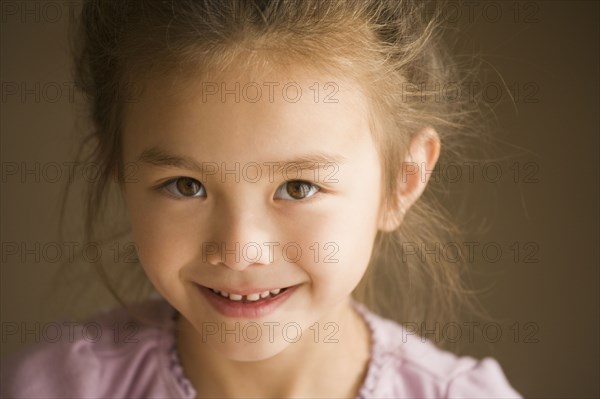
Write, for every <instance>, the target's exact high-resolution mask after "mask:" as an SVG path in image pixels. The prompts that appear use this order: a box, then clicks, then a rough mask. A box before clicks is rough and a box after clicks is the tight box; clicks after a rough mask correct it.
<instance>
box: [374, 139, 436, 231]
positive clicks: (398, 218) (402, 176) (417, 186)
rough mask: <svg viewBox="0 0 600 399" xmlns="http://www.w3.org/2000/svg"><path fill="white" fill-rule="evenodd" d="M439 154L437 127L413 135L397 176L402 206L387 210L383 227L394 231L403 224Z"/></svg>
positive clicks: (398, 196) (421, 192) (399, 199)
mask: <svg viewBox="0 0 600 399" xmlns="http://www.w3.org/2000/svg"><path fill="white" fill-rule="evenodd" d="M439 155H440V138H439V136H438V134H437V132H436V131H435V129H433V128H431V127H427V128H424V129H423V130H421V131H420V132H419V133H417V134H416V135H415V136H414V137H413V138H412V140H411V142H410V145H409V149H408V151H407V153H406V155H405V157H404V162H402V165H401V167H400V171H399V172H398V176H397V191H396V195H397V199H398V205H397V207H396V208H395V209H386V210H384V213H383V214H382V217H381V220H380V221H379V229H380V230H382V231H384V232H390V231H394V230H396V229H397V228H398V227H399V226H400V224H401V223H402V220H403V219H404V215H405V214H406V212H407V211H408V209H409V208H410V207H411V206H412V205H413V204H414V203H415V202H416V201H417V199H418V198H419V197H420V196H421V194H423V191H425V187H426V186H427V182H429V177H430V176H431V172H432V171H433V168H434V167H435V164H436V162H437V160H438V157H439Z"/></svg>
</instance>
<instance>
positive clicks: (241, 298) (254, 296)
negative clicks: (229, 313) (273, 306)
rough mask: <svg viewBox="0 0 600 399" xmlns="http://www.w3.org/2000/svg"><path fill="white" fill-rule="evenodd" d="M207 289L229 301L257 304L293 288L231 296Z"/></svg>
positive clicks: (227, 293) (223, 292)
mask: <svg viewBox="0 0 600 399" xmlns="http://www.w3.org/2000/svg"><path fill="white" fill-rule="evenodd" d="M205 288H208V290H209V291H210V292H212V293H213V294H215V295H218V296H220V297H223V298H226V299H229V300H230V301H231V302H237V303H257V302H262V301H267V300H269V299H271V298H276V297H277V296H279V295H281V294H283V293H284V292H285V291H287V289H288V288H291V287H285V288H276V289H272V290H266V291H260V292H255V293H251V294H247V295H239V294H230V293H229V292H226V291H220V290H217V289H214V288H210V287H205Z"/></svg>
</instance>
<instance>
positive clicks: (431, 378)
mask: <svg viewBox="0 0 600 399" xmlns="http://www.w3.org/2000/svg"><path fill="white" fill-rule="evenodd" d="M357 308H358V310H359V312H360V313H361V314H362V315H363V317H364V318H365V320H366V321H367V324H369V327H370V328H371V333H372V341H373V342H372V344H373V346H372V354H371V355H372V357H371V365H370V367H369V370H368V372H367V377H366V379H365V384H364V386H363V387H362V390H361V394H360V396H361V397H365V398H368V397H388V398H391V397H435V398H521V396H520V395H519V393H517V392H516V391H515V390H514V389H513V388H512V386H511V385H510V383H509V382H508V380H507V379H506V377H505V375H504V373H503V371H502V369H501V367H500V365H499V364H498V362H497V361H496V360H494V359H492V358H489V357H488V358H484V359H480V360H478V359H475V358H472V357H469V356H462V357H459V356H456V355H454V354H453V353H451V352H448V351H444V350H441V349H439V348H437V347H436V346H435V345H433V344H432V343H431V342H429V341H426V340H425V341H424V340H422V339H421V338H420V337H419V336H417V335H414V334H412V333H411V331H409V330H408V329H406V328H405V327H404V326H402V325H400V324H398V323H395V322H394V321H392V320H388V319H384V318H382V317H380V316H378V315H376V314H374V313H372V312H370V311H369V310H368V309H367V308H366V307H365V306H364V305H361V304H357Z"/></svg>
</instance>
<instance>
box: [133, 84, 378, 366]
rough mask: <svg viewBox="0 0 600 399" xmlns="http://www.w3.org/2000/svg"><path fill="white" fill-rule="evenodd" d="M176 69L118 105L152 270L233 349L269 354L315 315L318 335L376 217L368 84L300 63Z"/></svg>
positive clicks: (142, 247)
mask: <svg viewBox="0 0 600 399" xmlns="http://www.w3.org/2000/svg"><path fill="white" fill-rule="evenodd" d="M173 82H174V80H173V79H169V78H168V77H164V78H159V79H152V80H149V81H146V82H145V90H144V92H143V95H142V97H141V98H140V99H139V101H136V102H134V103H131V104H130V105H129V107H128V110H127V113H126V117H125V125H124V138H123V145H124V161H125V163H126V172H127V171H129V172H131V173H126V180H127V181H126V183H125V186H124V191H125V196H126V200H127V205H128V209H129V214H130V218H131V223H132V228H133V235H134V239H135V241H136V244H137V248H138V252H139V258H140V261H141V264H142V266H143V268H144V270H145V271H146V273H147V275H148V277H149V278H150V280H151V281H152V282H153V284H154V286H155V287H156V288H157V290H158V291H159V292H160V293H161V294H162V295H163V296H164V297H165V298H166V299H167V300H168V301H169V302H170V303H171V304H172V305H173V306H174V307H175V308H176V309H177V310H178V311H179V312H180V313H181V315H182V316H183V317H184V318H185V319H184V320H185V323H188V324H187V326H188V327H189V326H192V327H193V328H194V330H195V334H197V339H198V340H200V339H201V342H207V343H208V344H209V345H210V346H211V347H213V348H216V349H217V350H219V351H220V352H221V353H222V354H224V355H225V356H227V357H228V358H230V359H237V360H259V359H264V358H267V357H270V356H273V355H275V354H277V353H279V352H280V351H282V350H283V349H284V348H285V347H286V346H288V345H292V343H293V342H294V341H295V340H296V338H297V335H298V333H302V334H303V335H304V336H307V335H308V334H311V335H310V336H311V337H314V336H315V335H314V333H315V332H316V331H315V326H314V323H315V322H320V325H319V326H318V329H319V330H320V334H321V335H320V338H319V339H320V340H323V337H322V335H324V334H325V333H327V332H332V331H334V330H335V325H329V327H327V330H325V327H324V325H325V323H328V322H332V323H338V322H339V321H340V320H341V314H342V312H343V311H344V310H347V309H348V299H349V295H350V293H351V291H352V290H353V289H354V288H355V287H356V285H357V284H358V282H359V281H360V279H361V277H362V276H363V274H364V272H365V270H366V268H367V265H368V262H369V259H370V255H371V250H372V247H373V242H374V238H375V235H376V233H377V230H378V228H379V203H380V199H381V198H380V192H381V166H380V161H379V157H378V153H377V150H376V146H375V143H374V142H373V140H372V137H371V132H370V128H369V122H368V112H367V109H368V107H367V103H366V98H365V97H364V95H363V94H362V93H361V91H360V90H359V89H358V88H357V86H355V85H351V84H350V83H349V82H347V81H340V80H337V79H332V78H331V77H329V76H325V75H323V76H313V75H310V74H309V73H307V72H304V73H302V72H298V73H294V74H290V75H289V76H288V75H283V74H278V76H268V77H267V78H265V79H260V80H258V79H255V78H251V77H250V76H247V75H246V76H245V75H244V74H243V73H236V74H234V73H226V74H224V75H222V76H221V78H219V79H218V80H217V79H215V80H214V81H206V80H204V81H202V80H200V79H199V78H196V79H191V80H190V79H186V80H185V81H182V83H173ZM328 82H329V83H328ZM315 167H316V168H315ZM134 172H135V173H134ZM210 288H212V289H216V290H218V291H225V292H227V293H228V294H229V296H230V297H229V298H224V297H223V295H224V294H222V293H219V294H217V293H215V292H213V291H211V290H209V289H210ZM283 288H287V290H284V291H283V292H280V293H279V294H278V295H272V294H271V293H269V296H268V297H266V298H264V299H259V300H256V297H257V295H252V294H259V295H258V297H259V298H261V296H265V295H266V291H270V290H274V292H277V291H276V290H277V289H283ZM231 294H234V295H231ZM236 294H237V295H245V296H244V297H243V298H242V300H241V301H239V300H235V299H239V297H238V296H237V295H236ZM260 294H262V295H260ZM294 323H295V324H294ZM311 326H312V329H311ZM236 329H237V333H236V332H235V331H236ZM236 334H237V337H236ZM236 338H237V339H236ZM334 338H335V337H334ZM311 339H312V338H311ZM236 341H239V342H236ZM198 342H200V341H198Z"/></svg>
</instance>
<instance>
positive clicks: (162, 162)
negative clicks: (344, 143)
mask: <svg viewBox="0 0 600 399" xmlns="http://www.w3.org/2000/svg"><path fill="white" fill-rule="evenodd" d="M346 160H347V158H346V157H344V156H342V155H340V154H333V153H326V152H312V153H308V154H304V155H299V156H296V157H294V158H293V159H288V160H277V161H265V162H263V163H262V164H261V163H259V162H256V163H257V164H259V165H261V166H271V165H272V167H273V170H274V173H277V172H279V171H281V170H282V169H283V168H286V167H294V168H297V169H298V170H300V171H303V170H316V169H322V168H324V167H326V166H327V165H331V164H336V165H340V164H343V163H344V162H346ZM138 161H140V162H144V163H147V164H150V165H154V166H159V167H167V168H177V169H186V170H191V171H195V172H198V173H200V174H203V173H204V172H205V170H206V168H205V167H204V164H212V165H214V164H215V163H214V162H198V161H197V160H195V159H194V158H191V157H188V156H185V155H179V154H171V153H169V152H168V151H165V150H164V149H161V148H159V147H152V148H149V149H147V150H144V151H143V152H142V153H141V155H140V156H139V158H138Z"/></svg>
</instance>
